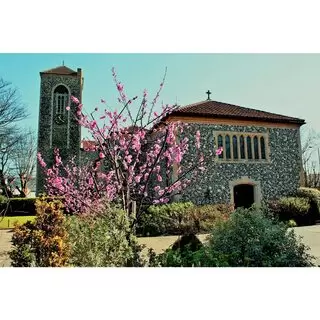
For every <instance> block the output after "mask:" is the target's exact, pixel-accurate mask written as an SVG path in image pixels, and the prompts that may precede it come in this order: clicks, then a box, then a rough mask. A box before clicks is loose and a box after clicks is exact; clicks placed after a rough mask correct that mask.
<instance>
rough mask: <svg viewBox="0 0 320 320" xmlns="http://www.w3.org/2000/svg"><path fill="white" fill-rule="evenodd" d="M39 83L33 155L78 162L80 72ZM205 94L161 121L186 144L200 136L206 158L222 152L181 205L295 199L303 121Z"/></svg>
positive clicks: (44, 77) (55, 73)
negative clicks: (183, 126) (177, 125)
mask: <svg viewBox="0 0 320 320" xmlns="http://www.w3.org/2000/svg"><path fill="white" fill-rule="evenodd" d="M40 77H41V86H40V110H39V133H38V152H40V153H41V154H42V155H43V158H44V160H45V162H47V163H48V164H49V165H50V164H52V163H53V157H52V155H53V150H54V148H55V147H57V148H59V149H60V150H61V156H62V159H63V161H65V160H67V159H70V158H71V157H72V156H75V158H76V161H80V157H81V151H80V144H81V128H80V126H79V124H78V123H77V121H76V119H75V118H74V117H72V114H75V110H76V106H75V104H74V103H72V101H70V96H71V95H73V96H75V97H77V98H78V99H79V100H80V102H81V99H82V90H83V76H82V71H81V69H77V71H73V70H71V69H69V68H67V67H66V66H60V67H57V68H54V69H50V70H47V71H43V72H40ZM207 94H208V98H207V100H204V101H201V102H198V103H194V104H190V105H187V106H183V107H180V108H179V109H177V110H176V111H174V112H173V113H171V114H170V115H169V116H167V117H166V118H165V119H164V120H166V121H182V122H185V123H188V124H190V128H189V130H188V134H189V135H190V141H192V139H193V137H194V135H195V133H196V131H197V130H200V132H201V145H202V149H203V151H204V152H205V153H207V155H209V154H210V153H211V152H212V150H215V149H216V148H217V147H220V146H221V147H223V152H222V154H221V155H219V156H218V157H216V158H214V157H212V161H211V162H209V163H207V166H206V167H207V168H206V173H205V174H204V175H202V177H201V179H200V180H199V181H198V182H197V183H196V184H192V185H191V186H190V187H189V188H188V189H186V190H185V192H184V193H183V194H182V195H181V197H180V200H182V201H192V202H194V203H196V204H207V203H231V204H234V205H235V207H239V206H244V207H249V206H251V205H252V204H253V203H261V201H262V200H268V199H274V198H279V197H281V196H288V195H291V194H294V193H295V192H296V190H297V188H298V187H299V186H300V183H301V180H300V179H302V176H303V175H302V154H301V145H300V127H301V126H302V125H303V124H305V121H304V120H302V119H298V118H293V117H289V116H284V115H279V114H274V113H269V112H265V111H259V110H256V109H252V108H245V107H240V106H236V105H232V104H228V103H223V102H217V101H213V100H211V98H210V94H211V93H210V91H208V92H207ZM66 106H70V112H67V111H66ZM189 147H190V148H192V147H193V146H192V145H190V146H189ZM191 153H192V150H191ZM43 184H44V180H43V175H42V174H41V169H40V168H39V165H38V170H37V194H38V193H39V192H41V191H43Z"/></svg>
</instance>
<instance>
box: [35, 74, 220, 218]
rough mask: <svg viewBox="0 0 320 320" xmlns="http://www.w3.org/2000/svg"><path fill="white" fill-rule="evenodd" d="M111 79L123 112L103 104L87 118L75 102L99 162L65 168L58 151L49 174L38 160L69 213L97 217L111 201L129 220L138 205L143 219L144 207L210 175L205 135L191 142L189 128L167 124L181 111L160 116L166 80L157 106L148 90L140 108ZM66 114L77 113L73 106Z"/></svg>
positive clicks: (172, 107) (165, 110)
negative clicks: (203, 174) (97, 211)
mask: <svg viewBox="0 0 320 320" xmlns="http://www.w3.org/2000/svg"><path fill="white" fill-rule="evenodd" d="M112 75H113V79H114V82H115V85H116V88H117V91H118V94H119V97H118V102H119V103H120V105H121V108H120V110H111V109H110V108H108V107H107V103H106V101H105V100H103V99H101V105H102V106H103V108H102V109H103V111H101V112H99V109H100V108H99V109H98V108H95V110H94V111H93V112H92V113H90V114H86V113H85V112H84V109H83V105H82V104H81V103H80V101H79V100H78V99H77V98H76V97H71V99H72V101H73V102H74V103H75V104H76V106H77V107H76V110H74V115H75V117H76V118H77V120H78V121H79V124H80V125H81V126H82V127H83V128H86V129H87V130H88V131H89V133H90V134H91V136H92V138H93V141H94V143H93V144H91V145H90V147H88V148H87V150H86V151H87V152H95V154H96V158H95V159H94V160H93V161H91V162H89V163H88V164H86V165H82V166H78V165H76V164H75V162H74V161H71V162H69V163H67V164H64V163H62V161H61V157H60V155H59V150H57V149H56V150H55V154H54V160H55V161H54V165H53V167H52V168H47V165H46V164H45V163H44V161H43V159H42V157H41V155H40V154H38V160H39V163H40V165H41V167H42V168H43V170H44V171H45V175H46V186H45V187H46V191H47V193H48V194H49V195H58V196H63V197H64V199H65V205H66V208H67V210H69V211H72V212H76V213H86V212H88V211H90V212H95V209H96V208H98V207H99V206H100V205H103V203H105V202H104V201H105V200H107V201H114V202H117V203H119V204H120V205H121V206H122V208H123V210H125V211H126V212H127V214H128V215H130V214H131V213H132V211H133V210H132V209H133V208H132V206H133V204H135V205H136V210H134V211H136V218H138V217H139V215H140V213H141V212H142V208H143V206H144V205H148V204H152V203H154V204H157V203H167V202H168V201H169V200H170V197H172V196H173V195H174V194H176V193H179V192H181V191H182V190H183V189H184V188H186V187H187V186H188V185H189V184H190V183H191V182H192V181H193V180H194V179H196V178H197V176H198V174H199V173H201V172H203V171H204V170H205V166H204V164H205V159H204V155H203V153H202V152H201V148H200V147H201V145H200V141H201V135H200V131H197V132H196V135H195V136H194V140H193V141H189V139H188V138H187V136H186V135H185V134H184V132H185V130H187V125H186V124H183V123H181V122H168V121H165V120H164V119H165V117H166V116H168V115H169V114H170V113H171V112H172V111H174V110H175V109H176V108H177V106H176V105H163V104H162V107H161V111H160V112H156V111H155V107H156V104H157V101H158V98H159V95H160V92H161V90H162V88H163V84H164V80H165V76H164V78H163V80H162V82H161V84H160V87H159V90H158V91H157V93H156V96H155V97H154V98H153V99H152V100H150V101H149V97H148V92H147V90H144V92H143V94H142V97H141V99H140V102H138V100H139V99H138V97H137V96H135V97H133V98H128V97H127V95H126V94H125V90H124V85H123V84H122V83H121V82H120V81H118V78H117V75H116V72H115V70H114V69H113V70H112ZM67 110H68V112H72V110H71V108H70V107H69V106H68V107H67ZM190 143H194V145H195V149H194V150H196V152H194V150H192V154H193V157H192V158H193V160H192V161H188V162H186V161H184V160H183V159H184V156H185V155H186V154H187V153H188V152H189V144H190ZM216 152H217V154H218V153H219V152H221V149H218V150H217V151H216Z"/></svg>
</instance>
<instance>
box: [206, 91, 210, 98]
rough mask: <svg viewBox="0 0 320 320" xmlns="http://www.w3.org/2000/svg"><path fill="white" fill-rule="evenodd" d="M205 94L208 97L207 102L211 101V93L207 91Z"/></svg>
mask: <svg viewBox="0 0 320 320" xmlns="http://www.w3.org/2000/svg"><path fill="white" fill-rule="evenodd" d="M206 94H207V95H208V99H207V100H211V99H210V94H211V91H210V90H208V91H207V92H206Z"/></svg>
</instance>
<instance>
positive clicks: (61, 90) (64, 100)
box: [54, 85, 69, 115]
mask: <svg viewBox="0 0 320 320" xmlns="http://www.w3.org/2000/svg"><path fill="white" fill-rule="evenodd" d="M54 101H55V109H56V114H60V115H62V114H64V113H65V110H66V107H67V104H68V101H69V92H68V89H67V88H66V87H65V86H62V85H60V86H58V87H57V88H56V89H55V90H54Z"/></svg>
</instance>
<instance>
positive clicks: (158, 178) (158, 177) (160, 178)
mask: <svg viewBox="0 0 320 320" xmlns="http://www.w3.org/2000/svg"><path fill="white" fill-rule="evenodd" d="M157 180H158V181H159V182H161V181H162V177H161V176H160V174H157Z"/></svg>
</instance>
